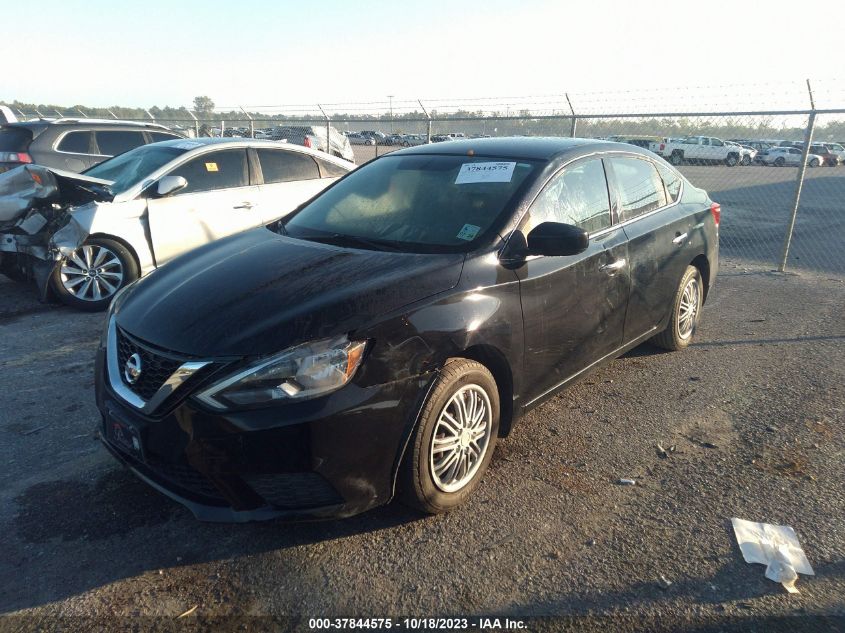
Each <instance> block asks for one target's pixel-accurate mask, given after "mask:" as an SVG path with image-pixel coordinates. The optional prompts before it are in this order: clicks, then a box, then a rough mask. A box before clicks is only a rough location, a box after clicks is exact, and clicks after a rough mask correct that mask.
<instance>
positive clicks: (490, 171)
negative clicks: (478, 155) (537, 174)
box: [455, 162, 516, 185]
mask: <svg viewBox="0 0 845 633" xmlns="http://www.w3.org/2000/svg"><path fill="white" fill-rule="evenodd" d="M514 167H516V163H506V162H505V163H464V164H463V165H461V170H460V171H459V172H458V177H457V178H455V184H456V185H467V184H469V183H471V182H510V181H511V178H513V170H514Z"/></svg>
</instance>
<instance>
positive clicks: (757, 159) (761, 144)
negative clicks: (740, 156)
mask: <svg viewBox="0 0 845 633" xmlns="http://www.w3.org/2000/svg"><path fill="white" fill-rule="evenodd" d="M729 140H730V141H732V142H734V143H739V144H740V145H742V146H743V147H748V148H750V149H753V150H756V154H755V155H754V156H753V158H752V159H751V160H752V162H753V163H757V164H761V163H762V159H761V156H760V155H761V154H762V153H763V152H765V151H766V150H767V149H769V148H770V147H775V146H776V145H777V143H773V142H769V141H754V140H750V139H738V138H732V139H729ZM725 142H727V141H725Z"/></svg>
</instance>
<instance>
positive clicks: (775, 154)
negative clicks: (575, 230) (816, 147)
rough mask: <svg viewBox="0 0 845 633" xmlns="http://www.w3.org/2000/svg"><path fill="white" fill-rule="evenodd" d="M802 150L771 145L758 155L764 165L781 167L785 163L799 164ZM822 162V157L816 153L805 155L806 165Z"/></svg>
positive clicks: (818, 164) (813, 165)
mask: <svg viewBox="0 0 845 633" xmlns="http://www.w3.org/2000/svg"><path fill="white" fill-rule="evenodd" d="M803 153H804V152H803V150H800V149H798V148H797V147H771V148H769V149H767V150H766V151H765V152H763V154H762V155H761V156H760V157H759V158H760V161H761V162H762V163H763V164H764V165H774V166H775V167H783V166H785V165H800V164H801V156H802V154H803ZM823 164H824V158H822V157H821V156H818V155H816V154H808V155H807V166H808V167H819V166H820V165H823Z"/></svg>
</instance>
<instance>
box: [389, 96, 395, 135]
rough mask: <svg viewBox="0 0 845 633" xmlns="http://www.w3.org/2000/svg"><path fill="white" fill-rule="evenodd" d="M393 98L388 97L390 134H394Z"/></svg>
mask: <svg viewBox="0 0 845 633" xmlns="http://www.w3.org/2000/svg"><path fill="white" fill-rule="evenodd" d="M393 96H394V95H387V98H388V99H390V133H391V134H393Z"/></svg>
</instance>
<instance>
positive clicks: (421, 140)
mask: <svg viewBox="0 0 845 633" xmlns="http://www.w3.org/2000/svg"><path fill="white" fill-rule="evenodd" d="M426 143H428V136H427V135H425V134H405V135H404V137H403V138H402V147H416V146H417V145H425V144H426Z"/></svg>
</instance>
